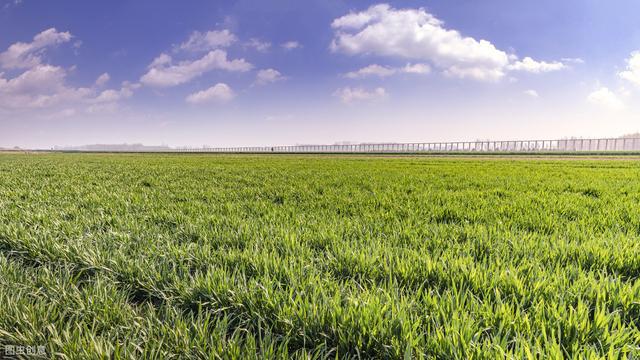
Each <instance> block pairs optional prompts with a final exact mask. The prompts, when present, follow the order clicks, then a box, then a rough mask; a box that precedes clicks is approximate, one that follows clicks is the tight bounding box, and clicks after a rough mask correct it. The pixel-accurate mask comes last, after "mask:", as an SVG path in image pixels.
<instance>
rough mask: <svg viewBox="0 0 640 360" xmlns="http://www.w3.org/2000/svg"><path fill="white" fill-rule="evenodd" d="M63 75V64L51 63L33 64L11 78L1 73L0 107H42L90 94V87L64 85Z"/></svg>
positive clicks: (91, 91)
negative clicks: (53, 64)
mask: <svg viewBox="0 0 640 360" xmlns="http://www.w3.org/2000/svg"><path fill="white" fill-rule="evenodd" d="M65 77H66V71H65V70H64V69H63V68H61V67H58V66H52V65H36V66H34V67H33V68H31V69H29V70H27V71H25V72H23V73H22V74H20V75H18V76H16V77H14V78H12V79H5V78H4V77H3V74H1V73H0V107H2V108H5V109H37V108H45V107H51V106H55V105H59V104H62V103H66V102H77V101H81V100H83V99H87V98H89V97H91V95H93V90H92V89H90V88H74V87H69V86H67V85H66V84H65Z"/></svg>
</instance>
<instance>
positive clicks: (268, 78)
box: [256, 69, 285, 85]
mask: <svg viewBox="0 0 640 360" xmlns="http://www.w3.org/2000/svg"><path fill="white" fill-rule="evenodd" d="M284 79H285V77H284V76H282V74H281V73H280V72H279V71H278V70H275V69H263V70H260V71H258V74H257V75H256V83H257V84H259V85H264V84H268V83H272V82H276V81H280V80H284Z"/></svg>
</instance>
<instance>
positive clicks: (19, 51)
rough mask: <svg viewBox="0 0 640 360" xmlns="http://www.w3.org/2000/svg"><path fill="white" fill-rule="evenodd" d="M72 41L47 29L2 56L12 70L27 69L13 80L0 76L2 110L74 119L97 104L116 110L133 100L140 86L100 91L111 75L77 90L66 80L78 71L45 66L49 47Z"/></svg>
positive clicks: (3, 75) (63, 34) (125, 86)
mask: <svg viewBox="0 0 640 360" xmlns="http://www.w3.org/2000/svg"><path fill="white" fill-rule="evenodd" d="M71 38H72V36H71V34H69V33H68V32H65V33H62V32H58V31H57V30H55V29H53V28H52V29H48V30H46V31H43V32H41V33H40V34H38V35H36V36H35V37H34V38H33V41H32V42H31V43H28V44H27V43H16V44H13V45H11V46H10V47H9V49H7V51H5V52H3V53H2V54H0V55H1V58H2V59H1V60H0V61H1V65H2V66H3V67H6V68H10V69H18V68H25V69H26V70H24V71H22V73H20V74H18V75H16V76H14V77H13V78H6V77H5V74H4V73H2V72H0V110H2V111H11V112H15V111H17V112H19V113H20V114H21V115H24V114H25V113H27V112H29V113H32V114H38V113H41V115H42V116H43V118H61V117H69V116H73V115H75V114H77V113H79V112H81V111H88V108H89V107H91V106H94V105H95V104H98V103H100V104H104V105H105V106H107V105H108V106H112V107H113V106H116V105H117V104H116V103H117V102H118V101H119V100H121V99H125V98H128V97H131V96H132V95H133V90H134V89H136V88H137V87H139V85H138V84H130V83H127V82H125V83H123V85H122V88H121V89H120V90H112V89H106V90H104V91H101V92H99V89H100V88H101V87H102V86H104V85H105V84H106V83H107V82H108V81H109V74H107V73H103V74H102V75H100V76H99V77H98V78H97V79H96V81H95V83H94V84H92V85H91V86H89V87H81V86H80V87H76V86H72V85H69V84H68V83H67V76H68V74H69V73H70V72H73V71H75V69H76V67H75V65H73V66H71V67H70V68H68V69H65V68H62V67H60V66H54V65H50V64H44V63H43V56H42V55H43V52H44V50H45V49H46V48H47V47H50V46H54V45H56V44H59V43H63V42H67V41H69V40H70V39H71Z"/></svg>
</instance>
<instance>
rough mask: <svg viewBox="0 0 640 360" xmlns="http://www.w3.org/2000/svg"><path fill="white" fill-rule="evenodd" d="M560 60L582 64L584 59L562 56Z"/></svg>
mask: <svg viewBox="0 0 640 360" xmlns="http://www.w3.org/2000/svg"><path fill="white" fill-rule="evenodd" d="M560 60H561V61H562V62H563V63H573V64H584V60H583V59H582V58H562V59H560Z"/></svg>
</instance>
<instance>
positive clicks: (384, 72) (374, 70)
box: [344, 64, 396, 79]
mask: <svg viewBox="0 0 640 360" xmlns="http://www.w3.org/2000/svg"><path fill="white" fill-rule="evenodd" d="M395 73H396V70H395V69H392V68H388V67H385V66H380V65H377V64H372V65H369V66H365V67H363V68H362V69H359V70H356V71H351V72H348V73H346V74H345V75H344V76H345V77H348V78H350V79H359V78H364V77H368V76H379V77H386V76H391V75H393V74H395Z"/></svg>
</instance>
